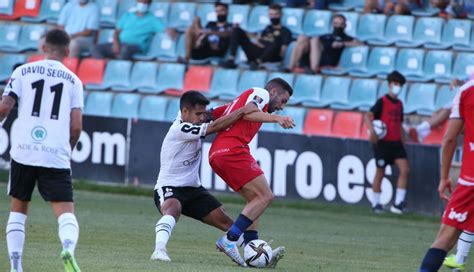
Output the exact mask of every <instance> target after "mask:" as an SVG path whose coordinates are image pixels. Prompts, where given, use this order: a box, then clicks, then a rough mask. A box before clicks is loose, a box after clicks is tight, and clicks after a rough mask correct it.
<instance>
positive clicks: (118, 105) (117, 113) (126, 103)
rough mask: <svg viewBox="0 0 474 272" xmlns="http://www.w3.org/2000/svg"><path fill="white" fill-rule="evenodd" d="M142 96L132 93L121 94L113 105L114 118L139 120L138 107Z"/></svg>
mask: <svg viewBox="0 0 474 272" xmlns="http://www.w3.org/2000/svg"><path fill="white" fill-rule="evenodd" d="M139 104H140V95H139V94H132V93H121V94H117V95H115V97H114V102H113V104H112V112H111V116H112V117H117V118H138V106H139Z"/></svg>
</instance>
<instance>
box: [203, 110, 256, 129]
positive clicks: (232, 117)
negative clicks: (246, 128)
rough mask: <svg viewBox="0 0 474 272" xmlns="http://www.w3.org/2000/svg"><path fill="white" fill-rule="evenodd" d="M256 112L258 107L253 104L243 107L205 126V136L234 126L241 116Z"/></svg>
mask: <svg viewBox="0 0 474 272" xmlns="http://www.w3.org/2000/svg"><path fill="white" fill-rule="evenodd" d="M258 110H259V109H258V107H257V106H256V105H255V104H254V103H249V104H247V105H245V107H242V108H240V109H238V110H236V111H234V112H232V113H230V114H228V115H226V116H223V117H219V118H218V119H217V120H215V121H214V122H212V123H210V124H209V125H208V126H207V130H206V135H209V134H212V133H216V132H219V131H222V130H224V129H226V128H228V127H229V126H231V125H232V124H234V123H235V122H236V121H237V120H239V119H240V118H242V116H244V115H246V114H252V113H253V112H256V111H258Z"/></svg>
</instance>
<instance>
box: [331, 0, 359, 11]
mask: <svg viewBox="0 0 474 272" xmlns="http://www.w3.org/2000/svg"><path fill="white" fill-rule="evenodd" d="M328 2H330V3H329V8H330V9H332V10H337V11H347V10H352V9H356V8H360V7H363V6H364V0H339V1H328Z"/></svg>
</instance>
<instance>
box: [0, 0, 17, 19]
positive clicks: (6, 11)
mask: <svg viewBox="0 0 474 272" xmlns="http://www.w3.org/2000/svg"><path fill="white" fill-rule="evenodd" d="M14 7H15V0H4V1H3V2H2V5H0V15H12V14H13V8H14Z"/></svg>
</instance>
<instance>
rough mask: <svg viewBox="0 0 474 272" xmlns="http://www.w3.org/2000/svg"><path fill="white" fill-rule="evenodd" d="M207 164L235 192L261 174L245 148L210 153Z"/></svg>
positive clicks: (260, 170)
mask: <svg viewBox="0 0 474 272" xmlns="http://www.w3.org/2000/svg"><path fill="white" fill-rule="evenodd" d="M209 164H210V165H211V167H212V170H214V172H216V174H218V175H219V177H221V178H222V179H223V180H224V181H225V183H227V185H229V186H230V188H232V190H234V191H236V192H237V191H239V190H240V188H242V186H244V185H245V184H247V183H249V182H250V181H252V180H253V179H254V178H256V177H258V176H260V175H262V174H263V171H262V169H260V166H259V165H258V163H257V161H256V160H255V159H254V158H253V157H252V155H250V152H249V151H248V149H245V148H234V149H232V150H228V151H227V152H222V153H219V154H217V155H213V156H212V155H211V157H210V158H209Z"/></svg>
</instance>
